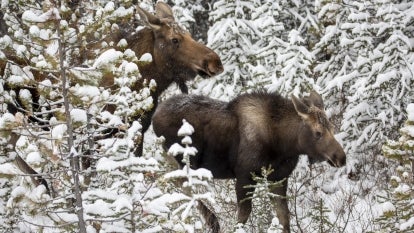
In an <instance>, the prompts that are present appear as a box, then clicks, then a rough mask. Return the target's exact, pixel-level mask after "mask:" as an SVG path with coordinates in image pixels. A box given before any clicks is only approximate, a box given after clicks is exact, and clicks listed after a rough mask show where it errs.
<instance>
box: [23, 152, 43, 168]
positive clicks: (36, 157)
mask: <svg viewBox="0 0 414 233" xmlns="http://www.w3.org/2000/svg"><path fill="white" fill-rule="evenodd" d="M26 162H27V163H28V164H33V165H37V166H39V165H40V164H41V163H43V162H44V159H43V158H42V155H41V154H40V153H39V152H37V151H36V152H30V153H29V154H28V155H27V157H26Z"/></svg>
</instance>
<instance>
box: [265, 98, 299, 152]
mask: <svg viewBox="0 0 414 233" xmlns="http://www.w3.org/2000/svg"><path fill="white" fill-rule="evenodd" d="M288 106H289V108H288V109H286V110H287V111H285V112H284V114H286V115H285V116H284V117H283V118H282V119H280V120H278V123H277V125H276V126H275V127H276V129H275V130H276V131H275V132H277V134H276V135H275V137H274V143H273V145H274V147H273V148H274V150H276V151H277V152H279V154H280V155H284V156H286V157H295V158H296V157H298V156H299V155H301V154H303V153H304V151H303V150H302V149H301V148H300V147H299V144H298V142H299V140H298V138H299V137H298V136H299V134H300V132H301V131H302V128H303V122H302V119H301V118H300V116H299V115H298V114H297V113H296V111H295V109H294V107H293V104H292V106H290V104H289V105H288ZM290 107H291V108H290Z"/></svg>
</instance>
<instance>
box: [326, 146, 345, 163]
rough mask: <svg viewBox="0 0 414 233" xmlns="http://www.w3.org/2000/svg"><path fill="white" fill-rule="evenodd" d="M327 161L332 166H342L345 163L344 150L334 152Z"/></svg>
mask: <svg viewBox="0 0 414 233" xmlns="http://www.w3.org/2000/svg"><path fill="white" fill-rule="evenodd" d="M328 163H329V164H330V165H331V166H333V167H343V166H345V164H346V155H345V152H344V151H342V150H340V151H337V152H335V153H334V154H333V155H332V156H331V158H330V159H329V160H328Z"/></svg>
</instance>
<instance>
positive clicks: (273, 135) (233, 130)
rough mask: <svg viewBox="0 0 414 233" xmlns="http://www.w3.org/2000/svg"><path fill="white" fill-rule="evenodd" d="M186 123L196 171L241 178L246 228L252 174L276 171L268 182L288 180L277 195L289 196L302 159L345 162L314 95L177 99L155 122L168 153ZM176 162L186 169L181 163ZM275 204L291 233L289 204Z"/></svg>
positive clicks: (283, 201) (167, 104)
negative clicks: (191, 130)
mask: <svg viewBox="0 0 414 233" xmlns="http://www.w3.org/2000/svg"><path fill="white" fill-rule="evenodd" d="M183 119H186V120H187V121H188V122H189V123H190V124H192V125H193V127H194V129H195V133H194V134H193V135H192V139H193V146H194V147H196V148H197V150H198V154H197V155H196V156H195V157H193V158H191V166H192V167H193V168H200V167H203V168H207V169H209V170H210V171H211V172H212V173H213V176H214V178H218V179H229V178H236V195H237V203H238V221H239V222H241V223H245V222H246V221H247V219H248V217H249V215H250V212H251V208H252V207H251V200H250V199H246V197H247V193H249V192H251V191H253V190H251V188H250V189H249V188H244V187H245V186H247V185H252V184H254V181H253V179H252V175H251V174H252V173H255V174H257V175H260V172H261V168H262V167H268V166H269V165H271V167H272V168H273V169H274V172H273V173H272V174H271V175H270V176H269V177H268V178H269V180H272V181H280V180H284V182H283V186H282V187H278V188H275V189H274V190H272V192H273V193H275V194H278V195H281V196H286V190H287V179H285V178H288V177H289V175H290V174H291V172H292V171H293V169H294V168H295V166H296V164H297V162H298V158H299V155H301V154H307V155H308V156H309V158H310V159H311V160H313V161H327V162H328V163H329V164H330V165H332V166H334V167H341V166H344V165H345V162H346V157H345V153H344V151H343V149H342V147H341V145H340V144H339V143H338V142H337V141H336V140H335V138H334V134H333V127H332V124H331V123H330V122H329V120H328V118H327V116H326V114H325V112H324V104H323V100H322V98H321V96H320V95H319V94H318V93H316V92H315V91H312V92H311V93H310V95H309V96H308V97H304V98H303V99H298V98H297V97H295V96H293V95H292V96H291V99H287V98H284V97H282V96H280V95H278V94H269V93H252V94H244V95H241V96H239V97H237V98H235V99H234V100H232V101H230V102H222V101H218V100H214V99H211V98H208V97H205V96H199V95H178V96H174V97H172V98H170V99H167V100H166V101H164V102H162V103H161V104H160V105H159V106H158V108H157V109H156V111H155V113H154V115H153V118H152V121H153V127H154V131H155V133H156V135H157V136H164V137H165V146H166V147H170V146H171V145H172V144H174V143H177V142H180V140H181V139H180V138H179V137H178V136H177V131H178V129H179V128H180V127H181V125H182V120H183ZM176 159H177V161H178V162H179V163H182V162H181V160H182V158H180V157H177V158H176ZM181 165H183V164H181ZM242 200H243V201H242ZM275 203H276V206H277V208H276V213H277V216H278V218H279V221H280V223H281V224H282V225H283V228H284V232H290V225H289V209H288V204H287V200H286V199H285V198H276V199H275ZM215 231H217V232H218V231H219V229H215Z"/></svg>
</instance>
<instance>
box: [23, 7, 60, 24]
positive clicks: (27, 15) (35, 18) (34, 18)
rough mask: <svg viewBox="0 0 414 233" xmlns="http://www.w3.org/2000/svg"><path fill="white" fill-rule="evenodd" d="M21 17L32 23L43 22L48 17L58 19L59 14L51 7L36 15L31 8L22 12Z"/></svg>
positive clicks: (48, 18)
mask: <svg viewBox="0 0 414 233" xmlns="http://www.w3.org/2000/svg"><path fill="white" fill-rule="evenodd" d="M22 19H23V20H24V21H28V22H32V23H44V22H46V21H48V20H50V19H60V14H59V10H58V9H57V8H51V9H49V10H48V11H46V12H45V13H43V14H40V15H37V14H36V13H34V12H33V11H31V10H27V11H25V12H23V14H22Z"/></svg>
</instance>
